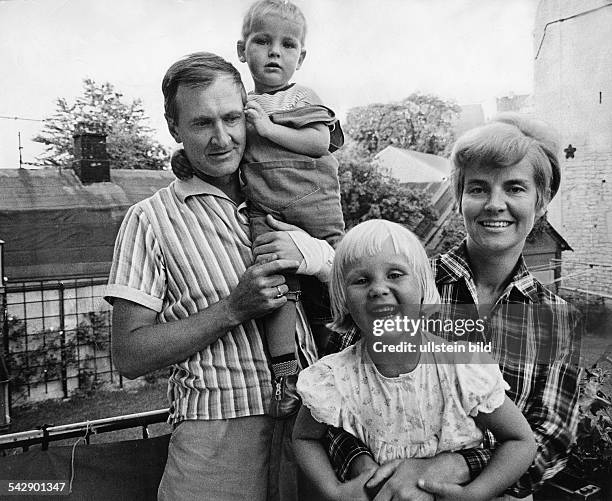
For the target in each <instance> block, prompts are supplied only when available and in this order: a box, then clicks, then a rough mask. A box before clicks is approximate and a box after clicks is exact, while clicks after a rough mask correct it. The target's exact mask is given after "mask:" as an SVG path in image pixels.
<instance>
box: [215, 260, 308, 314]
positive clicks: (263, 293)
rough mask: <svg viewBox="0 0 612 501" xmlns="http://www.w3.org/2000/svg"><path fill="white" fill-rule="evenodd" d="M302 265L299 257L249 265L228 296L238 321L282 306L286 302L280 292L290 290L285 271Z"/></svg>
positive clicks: (230, 310)
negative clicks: (286, 283)
mask: <svg viewBox="0 0 612 501" xmlns="http://www.w3.org/2000/svg"><path fill="white" fill-rule="evenodd" d="M299 265H300V263H299V262H298V261H294V260H290V259H278V260H275V261H268V262H265V263H260V264H254V265H252V266H250V267H249V268H247V270H246V271H245V272H244V275H242V277H241V278H240V281H239V282H238V285H237V286H236V288H235V289H234V290H233V291H232V292H231V293H230V295H229V296H228V297H227V298H226V301H227V304H228V308H229V311H228V315H229V316H230V318H231V319H232V320H233V321H234V322H235V323H236V325H238V324H241V323H242V322H245V321H246V320H250V319H252V318H257V317H262V316H264V315H266V314H268V313H270V312H271V311H274V310H276V309H277V308H280V307H281V306H282V305H283V304H285V303H286V302H287V298H286V297H285V296H283V295H281V294H286V293H287V292H288V291H289V288H288V287H287V286H286V285H285V277H284V276H283V275H282V273H285V272H295V270H297V268H298V266H299Z"/></svg>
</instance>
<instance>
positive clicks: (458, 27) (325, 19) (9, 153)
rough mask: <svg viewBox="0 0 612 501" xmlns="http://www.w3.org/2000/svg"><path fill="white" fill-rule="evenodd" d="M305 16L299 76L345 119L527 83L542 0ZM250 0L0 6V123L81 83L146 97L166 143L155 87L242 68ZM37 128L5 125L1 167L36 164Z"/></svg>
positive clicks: (364, 7) (46, 109) (368, 7)
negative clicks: (353, 111) (408, 101)
mask: <svg viewBox="0 0 612 501" xmlns="http://www.w3.org/2000/svg"><path fill="white" fill-rule="evenodd" d="M294 1H295V3H296V4H297V5H298V6H299V7H300V8H301V9H302V10H303V12H304V14H305V16H306V19H307V21H308V34H307V39H306V49H307V56H306V60H305V61H304V64H303V66H302V68H301V69H300V70H299V71H298V72H296V74H295V76H294V81H296V82H299V83H301V84H303V85H307V86H309V87H311V88H313V89H314V90H315V91H316V92H317V94H319V95H320V96H321V98H322V99H323V102H324V103H325V104H326V105H327V106H329V107H330V108H332V109H333V110H334V111H336V114H337V115H338V116H339V117H340V118H341V119H342V118H343V117H344V116H345V115H346V112H347V111H348V110H349V109H350V108H352V107H354V106H363V105H367V104H370V103H375V102H379V103H381V102H382V103H384V102H391V101H399V100H401V99H403V98H405V97H407V96H408V95H410V94H411V93H413V92H425V93H429V94H436V95H438V96H440V97H443V98H448V99H453V100H455V102H457V103H458V104H474V103H482V104H483V107H484V110H485V115H487V116H488V115H490V114H492V113H493V112H494V100H495V98H496V97H499V96H505V95H508V94H510V93H515V94H526V93H531V92H532V87H533V36H532V32H533V26H534V19H535V11H536V7H537V3H538V1H537V0H511V1H508V0H294ZM250 3H251V0H104V1H101V0H0V71H1V76H0V117H20V118H26V119H32V120H41V119H43V118H45V117H47V116H49V115H51V114H52V113H53V111H54V110H55V101H56V99H57V98H58V97H64V98H66V99H67V100H68V101H69V102H70V101H73V100H74V98H75V97H76V96H77V95H79V94H80V93H81V91H82V82H83V79H84V78H93V79H94V80H96V81H97V82H106V81H108V82H111V83H112V84H114V85H115V86H116V88H117V89H118V90H119V91H121V92H122V93H123V94H124V95H125V97H126V100H131V99H133V98H141V99H142V101H143V104H144V108H145V110H146V113H147V115H148V116H149V117H150V121H149V125H151V126H152V127H153V128H154V129H155V130H156V137H157V139H158V140H159V141H161V142H162V143H163V144H165V145H167V146H169V147H174V146H175V144H174V142H173V140H172V138H171V136H170V134H169V133H168V132H167V129H166V125H165V121H164V118H163V100H162V94H161V80H162V77H163V75H164V73H165V71H166V69H167V68H168V67H169V66H170V65H171V64H172V63H173V62H174V61H176V60H177V59H179V58H180V57H182V56H183V55H185V54H188V53H190V52H195V51H200V50H206V51H210V52H215V53H217V54H219V55H220V56H223V57H225V58H226V59H228V60H229V61H230V62H232V63H233V64H234V65H236V67H238V68H239V70H240V71H241V73H242V75H243V79H244V82H245V85H246V87H247V90H248V89H250V88H251V87H252V81H251V78H250V76H249V74H248V70H247V67H246V65H245V64H243V63H240V62H239V61H238V58H237V56H236V49H235V47H236V41H237V40H238V38H239V36H240V28H241V23H242V17H243V15H244V13H245V11H246V10H247V8H248V6H249V5H250ZM41 126H42V123H41V122H38V121H28V120H14V119H12V118H10V119H6V118H0V168H18V167H19V149H18V144H19V143H18V133H21V142H22V147H23V150H22V155H23V160H24V162H36V156H37V155H39V154H40V153H41V152H42V149H41V145H38V144H36V143H33V142H32V141H31V138H32V137H33V136H34V135H35V134H36V133H38V132H39V130H40V129H41Z"/></svg>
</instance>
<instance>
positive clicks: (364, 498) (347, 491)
mask: <svg viewBox="0 0 612 501" xmlns="http://www.w3.org/2000/svg"><path fill="white" fill-rule="evenodd" d="M374 471H375V469H374V468H371V469H369V470H366V471H364V472H362V473H361V474H360V475H359V476H357V477H355V478H354V479H352V480H349V481H347V482H342V483H340V484H339V485H338V487H337V488H336V489H335V493H334V496H333V498H332V499H334V500H337V501H346V500H347V499H350V500H351V501H352V500H358V501H369V499H370V497H369V496H368V494H367V493H366V490H365V487H364V486H365V484H366V482H367V481H368V479H369V478H370V477H371V476H372V474H373V473H374Z"/></svg>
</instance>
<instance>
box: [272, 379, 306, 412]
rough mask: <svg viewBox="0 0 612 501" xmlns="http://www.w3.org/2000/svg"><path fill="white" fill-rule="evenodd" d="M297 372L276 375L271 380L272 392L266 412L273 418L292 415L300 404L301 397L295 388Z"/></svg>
mask: <svg viewBox="0 0 612 501" xmlns="http://www.w3.org/2000/svg"><path fill="white" fill-rule="evenodd" d="M297 378H298V376H297V374H291V375H289V376H278V377H276V378H274V379H273V380H272V386H273V388H274V394H273V395H272V402H271V403H270V409H269V411H268V414H269V415H270V416H272V417H273V418H275V419H286V418H288V417H291V416H293V415H294V414H295V413H296V412H297V411H298V410H299V409H300V405H301V404H302V399H301V398H300V396H299V395H298V392H297V390H296V388H295V384H296V383H297Z"/></svg>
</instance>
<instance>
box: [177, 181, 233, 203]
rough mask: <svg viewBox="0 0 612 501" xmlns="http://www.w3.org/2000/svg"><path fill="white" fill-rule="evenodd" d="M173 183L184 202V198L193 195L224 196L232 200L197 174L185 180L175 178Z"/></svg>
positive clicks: (178, 195)
mask: <svg viewBox="0 0 612 501" xmlns="http://www.w3.org/2000/svg"><path fill="white" fill-rule="evenodd" d="M173 184H174V189H175V191H176V195H177V197H178V198H179V200H180V201H181V202H182V203H185V200H187V199H188V198H189V197H191V196H194V195H212V196H215V197H221V198H225V199H226V200H229V201H230V202H231V201H232V200H231V199H230V197H228V196H227V195H226V194H225V193H224V192H223V191H221V190H220V189H219V188H217V187H216V186H213V185H212V184H210V183H207V182H206V181H204V180H203V179H200V178H199V177H197V176H192V177H190V178H189V179H187V180H186V181H183V180H181V179H176V180H175V181H174V182H173Z"/></svg>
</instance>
